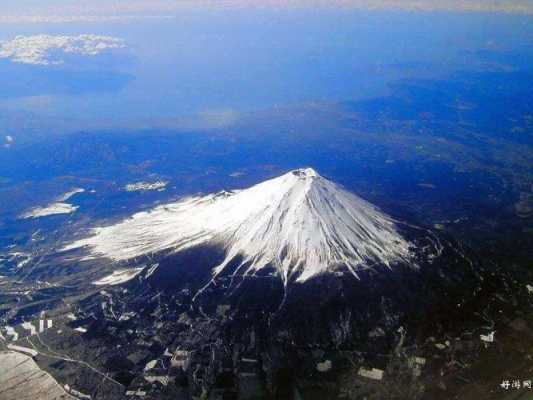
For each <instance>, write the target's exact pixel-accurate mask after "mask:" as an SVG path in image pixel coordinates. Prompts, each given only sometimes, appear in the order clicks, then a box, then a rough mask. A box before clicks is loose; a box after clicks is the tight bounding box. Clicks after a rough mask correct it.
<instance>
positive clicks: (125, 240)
mask: <svg viewBox="0 0 533 400" xmlns="http://www.w3.org/2000/svg"><path fill="white" fill-rule="evenodd" d="M201 244H217V245H220V246H222V247H223V249H224V250H225V254H226V257H225V259H224V261H223V262H222V263H220V264H219V265H217V266H216V267H215V268H214V269H213V275H214V276H216V275H218V274H221V273H223V272H224V271H225V269H226V268H227V267H228V266H229V265H230V263H232V262H234V261H235V260H239V261H238V265H237V269H236V270H234V272H233V273H235V274H254V273H257V272H260V271H262V270H263V269H264V268H266V267H273V268H274V269H275V271H277V274H278V275H279V276H280V277H281V278H282V279H283V281H284V282H285V283H287V282H289V281H291V280H293V279H294V280H296V281H300V282H301V281H305V280H307V279H309V278H311V277H314V276H316V275H319V274H322V273H325V272H333V271H337V270H340V269H344V270H346V269H347V270H349V271H351V272H352V273H353V274H355V275H356V276H357V271H359V270H361V269H365V268H369V267H371V266H372V265H374V264H380V265H391V264H393V263H395V262H398V261H402V260H407V259H409V257H410V244H409V243H408V242H407V241H406V240H405V239H404V238H402V236H401V235H400V234H399V232H398V230H397V228H396V224H395V222H394V221H393V220H392V219H391V218H390V217H389V216H387V215H386V214H384V213H383V212H381V211H380V210H379V209H378V208H376V207H375V206H373V205H372V204H370V203H368V202H366V201H365V200H363V199H361V198H359V197H358V196H356V195H354V194H352V193H350V192H348V191H346V190H344V189H342V188H341V187H340V186H338V185H336V184H335V183H333V182H331V181H329V180H327V179H325V178H323V177H322V176H320V175H319V174H318V173H317V172H316V171H315V170H314V169H312V168H305V169H297V170H293V171H290V172H288V173H286V174H284V175H281V176H279V177H277V178H274V179H270V180H267V181H264V182H262V183H259V184H257V185H255V186H252V187H250V188H248V189H244V190H238V191H232V192H220V193H216V194H211V195H207V196H201V197H190V198H186V199H183V200H181V201H178V202H176V203H171V204H166V205H162V206H158V207H156V208H154V209H153V210H151V211H147V212H141V213H137V214H134V215H133V216H132V217H131V218H128V219H126V220H124V221H122V222H120V223H117V224H115V225H111V226H106V227H101V228H96V229H94V230H93V234H92V236H90V237H88V238H86V239H82V240H79V241H76V242H74V243H72V244H70V245H69V246H67V248H66V249H72V248H79V247H86V248H87V249H88V251H89V252H90V255H91V257H99V256H104V257H108V258H111V259H113V260H127V259H131V258H134V257H137V256H141V255H145V254H151V253H157V252H159V251H164V250H165V251H169V250H170V251H173V252H180V251H182V250H184V249H187V248H191V247H194V246H197V245H201ZM233 264H234V263H233ZM233 267H235V265H233Z"/></svg>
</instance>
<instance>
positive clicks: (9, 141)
mask: <svg viewBox="0 0 533 400" xmlns="http://www.w3.org/2000/svg"><path fill="white" fill-rule="evenodd" d="M14 141H15V139H14V138H13V136H11V135H6V136H5V138H4V147H5V148H6V149H7V148H9V147H11V145H12V144H13V142H14Z"/></svg>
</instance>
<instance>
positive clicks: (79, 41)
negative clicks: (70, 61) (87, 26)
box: [0, 34, 125, 65]
mask: <svg viewBox="0 0 533 400" xmlns="http://www.w3.org/2000/svg"><path fill="white" fill-rule="evenodd" d="M124 47H125V43H124V40H122V39H119V38H114V37H110V36H98V35H89V34H85V35H79V36H59V35H34V36H17V37H15V38H14V39H12V40H8V41H3V42H0V58H4V59H8V60H11V61H12V62H15V63H22V64H34V65H60V64H63V63H64V60H63V59H62V57H64V56H65V55H67V54H77V55H83V56H96V55H98V54H100V53H103V52H106V51H109V50H113V49H121V48H124Z"/></svg>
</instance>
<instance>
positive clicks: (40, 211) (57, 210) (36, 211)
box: [21, 188, 85, 218]
mask: <svg viewBox="0 0 533 400" xmlns="http://www.w3.org/2000/svg"><path fill="white" fill-rule="evenodd" d="M84 191H85V190H84V189H81V188H77V189H74V190H71V191H70V192H67V193H65V194H64V195H62V196H60V197H59V198H58V199H56V201H55V202H53V203H51V204H48V205H47V206H45V207H35V208H32V209H31V210H30V211H28V212H26V213H25V214H23V215H22V216H21V218H40V217H46V216H49V215H57V214H70V213H72V212H74V211H76V210H77V209H78V206H73V205H72V204H69V203H66V201H67V200H68V199H70V198H71V197H72V196H74V195H75V194H77V193H82V192H84Z"/></svg>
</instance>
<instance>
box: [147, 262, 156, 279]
mask: <svg viewBox="0 0 533 400" xmlns="http://www.w3.org/2000/svg"><path fill="white" fill-rule="evenodd" d="M157 267H159V263H155V264H154V265H151V266H150V268H149V269H148V271H147V272H146V275H145V276H144V277H145V278H149V277H150V276H152V274H153V273H154V272H155V270H156V269H157Z"/></svg>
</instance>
